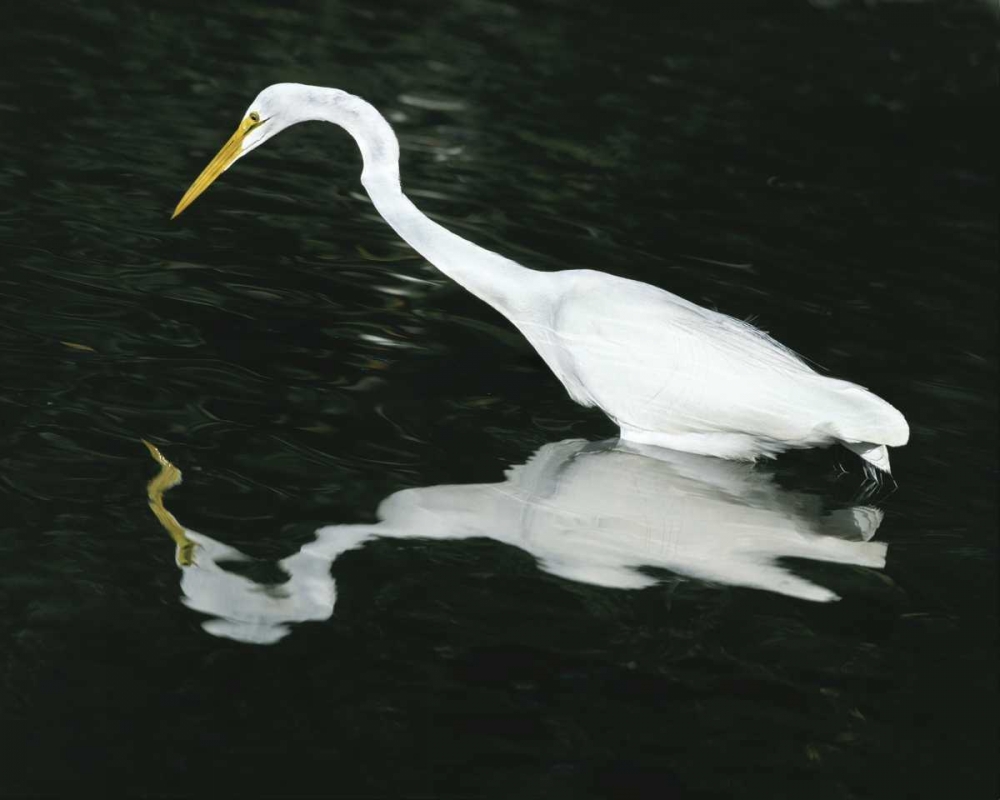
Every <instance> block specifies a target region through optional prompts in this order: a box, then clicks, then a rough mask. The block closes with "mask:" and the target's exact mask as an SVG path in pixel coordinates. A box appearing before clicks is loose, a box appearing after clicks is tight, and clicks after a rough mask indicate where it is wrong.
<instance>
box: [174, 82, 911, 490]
mask: <svg viewBox="0 0 1000 800" xmlns="http://www.w3.org/2000/svg"><path fill="white" fill-rule="evenodd" d="M310 120H318V121H323V122H332V123H334V124H335V125H339V126H340V127H342V128H344V129H345V130H346V131H347V132H348V133H350V134H351V135H352V136H353V137H354V139H355V141H356V142H357V144H358V147H359V148H360V150H361V156H362V159H363V163H364V166H363V169H362V173H361V183H362V184H363V185H364V187H365V189H366V190H367V192H368V195H369V197H371V200H372V202H373V203H374V205H375V208H376V209H378V211H379V213H380V214H381V215H382V216H383V217H384V218H385V220H386V221H387V222H388V223H389V224H390V225H391V226H392V227H393V228H394V229H395V231H396V232H397V233H398V234H399V235H400V236H401V237H402V238H403V239H404V240H406V242H407V243H409V244H410V246H411V247H413V249H415V250H416V251H417V252H418V253H420V254H421V255H422V256H424V258H426V259H427V260H428V261H429V262H430V263H432V264H433V265H434V266H435V267H437V268H438V269H439V270H441V272H443V273H445V274H446V275H448V276H449V277H451V278H452V279H453V280H455V281H457V282H458V283H459V284H461V285H462V286H464V287H465V288H466V289H468V290H469V291H470V292H472V293H473V294H474V295H476V296H477V297H479V298H480V299H482V300H484V301H485V302H487V303H489V304H490V305H491V306H493V307H494V308H495V309H497V310H498V311H499V312H500V313H501V314H503V315H504V316H505V317H507V319H509V320H510V321H511V322H512V323H513V324H514V325H515V326H516V327H517V328H518V330H520V331H521V333H522V334H524V336H525V337H526V338H527V339H528V341H529V342H530V343H531V344H532V345H533V346H534V348H535V349H536V350H537V351H538V353H539V354H540V355H541V357H542V358H543V359H544V360H545V363H546V364H548V365H549V367H550V368H551V369H552V371H553V372H554V373H555V374H556V377H558V378H559V380H560V381H562V383H563V385H564V386H565V387H566V390H567V391H568V392H569V395H570V397H572V398H573V399H574V400H576V401H577V402H578V403H581V404H582V405H584V406H596V407H598V408H600V409H601V410H602V411H604V413H606V414H607V415H608V416H609V417H610V418H611V419H612V420H613V421H614V422H615V423H616V424H617V425H618V426H619V427H620V428H621V438H622V439H624V440H626V441H631V442H635V443H639V444H651V445H657V446H660V447H665V448H671V449H674V450H682V451H686V452H690V453H697V454H702V455H711V456H718V457H721V458H729V459H741V460H755V459H757V458H759V457H762V456H765V457H770V456H774V455H775V454H777V453H780V452H782V451H784V450H788V449H790V448H805V447H820V446H826V445H830V444H833V443H835V442H840V443H841V444H844V445H846V446H847V447H848V448H849V449H850V450H853V451H854V452H855V453H857V454H858V455H860V456H861V457H862V458H863V459H865V461H866V462H867V463H868V464H871V465H873V466H874V467H876V468H878V469H879V470H883V471H885V472H888V471H889V454H888V451H887V449H886V447H887V446H891V447H898V446H900V445H904V444H906V442H907V439H908V438H909V428H908V426H907V424H906V420H905V419H904V418H903V415H902V414H900V412H899V411H897V410H896V409H895V408H893V406H891V405H890V404H889V403H887V402H886V401H884V400H882V399H881V398H879V397H877V396H875V395H874V394H872V393H871V392H869V391H867V390H866V389H864V388H863V387H861V386H858V385H856V384H853V383H849V382H847V381H842V380H836V379H834V378H828V377H825V376H823V375H819V374H817V373H816V372H815V371H814V370H812V369H811V368H810V367H809V366H808V365H807V364H805V363H804V362H803V361H802V360H801V359H800V358H799V357H798V356H797V355H795V354H794V353H793V352H791V351H790V350H788V349H787V348H785V347H783V346H782V345H781V344H779V343H778V342H776V341H775V340H774V339H772V338H771V337H769V336H768V335H767V334H766V333H764V332H763V331H760V330H758V329H757V328H755V327H754V326H752V325H750V324H748V323H746V322H743V321H741V320H738V319H734V318H733V317H729V316H726V315H725V314H720V313H718V312H715V311H710V310H709V309H706V308H702V307H700V306H697V305H695V304H694V303H690V302H688V301H687V300H684V299H683V298H680V297H678V296H676V295H673V294H671V293H670V292H667V291H664V290H663V289H659V288H657V287H655V286H650V285H648V284H645V283H639V282H638V281H633V280H629V279H627V278H620V277H617V276H615V275H608V274H607V273H604V272H597V271H594V270H588V269H574V270H565V271H561V272H539V271H536V270H532V269H528V268H526V267H523V266H521V265H520V264H517V263H516V262H514V261H511V260H510V259H508V258H504V257H503V256H500V255H497V254H496V253H491V252H490V251H488V250H485V249H483V248H482V247H479V246H477V245H475V244H473V243H472V242H468V241H466V240H465V239H462V238H461V237H459V236H457V235H456V234H454V233H452V232H451V231H448V230H446V229H445V228H443V227H442V226H441V225H438V224H437V223H436V222H434V221H433V220H431V219H429V218H428V217H427V216H426V215H425V214H423V213H422V212H421V211H420V210H419V209H417V207H416V206H415V205H414V204H413V203H412V202H411V201H410V200H409V199H408V198H407V197H406V195H405V194H404V193H403V191H402V188H401V187H400V182H399V143H398V142H397V140H396V136H395V134H394V133H393V131H392V128H391V127H390V125H389V123H388V122H386V120H385V118H384V117H383V116H382V115H381V114H379V112H378V111H377V110H376V109H375V108H373V107H372V106H371V105H370V104H369V103H367V102H365V101H364V100H362V99H361V98H360V97H356V96H354V95H351V94H348V93H346V92H343V91H340V90H339V89H329V88H324V87H319V86H304V85H302V84H295V83H279V84H275V85H273V86H269V87H268V88H266V89H265V90H264V91H262V92H261V93H260V94H259V95H258V96H257V98H256V99H255V100H254V101H253V103H251V104H250V107H249V108H248V109H247V112H246V114H245V115H244V117H243V121H242V122H240V125H239V127H238V128H237V129H236V133H234V134H233V135H232V137H231V138H230V139H229V141H228V142H226V144H225V145H224V146H223V148H222V149H221V150H220V151H219V153H218V155H216V157H215V158H214V159H213V160H212V161H211V163H210V164H209V165H208V166H207V167H206V168H205V170H204V171H203V172H202V173H201V175H199V176H198V178H197V179H196V180H195V182H194V183H193V184H192V185H191V188H190V189H188V190H187V192H186V193H185V194H184V196H183V197H182V198H181V201H180V202H179V203H178V204H177V208H176V209H175V210H174V214H173V216H174V217H176V216H177V215H178V214H180V213H181V212H182V211H183V210H184V209H185V208H187V207H188V206H189V205H190V204H191V203H192V202H193V201H194V200H195V198H197V197H198V195H200V194H201V193H202V192H203V191H205V189H206V188H208V186H209V185H210V184H211V183H212V181H214V180H215V179H216V178H217V177H218V176H219V175H220V174H221V173H222V172H224V171H225V170H226V169H228V168H229V167H230V166H232V164H233V163H234V162H235V161H237V160H238V159H239V158H241V157H243V156H245V155H246V154H247V153H249V152H250V151H251V150H253V149H255V148H257V147H259V146H260V145H262V144H263V143H264V142H266V141H267V140H268V139H270V138H271V137H272V136H274V135H275V134H277V133H279V132H280V131H283V130H284V129H285V128H287V127H289V126H291V125H294V124H296V123H298V122H306V121H310Z"/></svg>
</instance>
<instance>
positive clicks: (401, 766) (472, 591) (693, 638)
mask: <svg viewBox="0 0 1000 800" xmlns="http://www.w3.org/2000/svg"><path fill="white" fill-rule="evenodd" d="M996 30H997V28H996V24H995V18H994V17H991V14H990V12H989V10H988V8H987V6H986V4H983V3H978V4H961V3H959V4H935V3H927V4H850V3H844V4H829V5H827V7H815V6H811V5H809V4H807V3H774V4H763V3H750V4H741V5H739V6H733V5H722V6H709V5H705V4H694V3H682V4H680V5H679V6H676V7H675V8H674V10H672V11H671V12H669V13H665V12H658V13H656V14H653V13H650V12H646V11H640V10H635V9H631V8H629V7H628V5H627V4H615V5H614V6H605V5H603V4H592V5H578V4H570V3H560V2H549V3H542V4H533V5H530V6H527V5H526V6H524V7H520V8H518V7H515V6H509V5H504V4H500V3H487V2H458V3H454V4H444V5H442V4H431V3H425V2H413V3H404V4H398V5H393V6H392V8H391V9H383V8H377V7H372V6H370V5H366V4H347V3H303V4H300V5H296V6H280V7H279V6H277V5H272V6H268V5H265V4H261V3H253V2H247V0H243V1H241V2H238V3H235V2H222V3H215V4H212V5H211V6H209V5H208V4H205V3H199V4H196V3H186V2H172V3H160V2H153V3H147V4H142V5H138V4H104V5H98V4H84V3H69V2H52V3H36V4H31V5H28V4H21V5H19V6H18V7H17V8H16V9H14V10H13V11H12V12H11V17H10V18H9V20H8V25H7V27H6V28H5V30H4V32H3V33H2V34H0V39H2V41H0V46H2V48H3V52H4V53H5V60H6V62H7V68H6V69H5V70H4V71H3V75H2V77H0V125H2V135H0V148H2V151H0V155H2V167H0V181H2V189H3V194H4V198H5V203H4V204H3V206H2V210H0V249H2V259H3V260H2V263H0V270H2V272H0V281H2V283H0V309H2V317H0V347H2V348H3V355H4V357H3V360H2V366H0V404H2V418H0V426H2V427H0V431H2V433H3V436H4V440H5V446H4V448H3V452H2V453H0V458H2V464H0V492H2V494H3V507H4V510H5V513H4V514H3V517H2V522H0V553H2V555H3V557H4V559H3V560H4V563H5V565H6V566H5V568H4V569H3V570H2V572H0V575H2V578H0V608H2V609H3V610H4V613H3V614H2V615H0V630H2V631H3V642H4V645H3V653H4V659H3V662H2V665H3V666H2V672H0V675H2V693H0V713H2V723H0V724H2V726H3V738H4V740H3V752H4V754H5V759H6V761H7V763H6V765H5V767H4V770H3V771H4V777H3V778H2V783H0V791H3V792H5V793H7V794H11V795H17V794H21V793H56V794H68V793H70V792H72V793H74V794H75V793H79V792H81V791H82V790H84V789H86V790H95V791H96V790H99V789H103V790H105V791H107V792H109V793H111V794H118V793H122V792H124V791H130V792H140V793H144V794H147V795H149V794H152V795H161V794H166V795H170V794H194V795H200V794H208V793H219V792H221V793H243V794H245V793H247V792H250V793H266V792H271V793H287V794H296V795H304V796H313V795H316V796H329V795H335V794H337V793H354V794H368V795H371V794H379V793H386V794H410V795H423V796H447V795H458V796H463V795H465V796H477V795H489V796H510V795H511V794H514V793H515V792H520V793H524V794H527V795H528V796H543V795H544V796H567V797H575V796H585V795H596V796H624V795H627V794H629V793H630V792H631V793H645V792H646V791H648V790H650V789H656V790H658V791H659V792H660V793H661V794H662V795H663V796H706V797H709V796H711V797H716V796H718V797H726V796H732V795H734V794H736V793H737V792H738V793H740V794H742V795H750V796H767V797H802V796H807V795H808V796H812V797H865V796H878V797H897V796H898V797H904V796H914V797H931V796H940V795H942V794H945V793H948V794H950V795H953V796H958V797H978V796H995V795H996V770H995V766H994V758H995V752H996V744H997V741H996V738H997V737H996V721H995V720H996V577H995V566H996V538H995V537H996V523H997V519H996V478H997V469H996V444H997V441H996V427H997V426H996V420H997V394H996V340H997V327H996V319H997V316H996V310H997V302H996V288H995V286H996V272H997V270H996V266H997V217H996V211H997V207H996V181H995V157H994V156H993V153H994V152H995V147H996V142H997V141H998V138H997V133H998V131H997V125H996V82H997V72H996V57H995V53H996V47H995V43H996ZM278 80H299V81H303V82H310V83H319V84H325V85H337V86H340V87H341V88H345V89H348V90H351V91H354V92H356V93H359V94H361V95H363V96H365V97H366V98H368V99H370V100H371V101H372V102H374V103H375V104H376V105H377V106H379V107H380V108H381V109H383V110H384V111H385V112H386V113H388V114H392V115H393V116H394V119H395V125H396V128H397V131H398V133H399V134H400V138H401V142H402V148H403V159H404V163H403V179H404V185H405V186H406V188H407V189H408V190H409V191H410V192H411V194H412V196H413V197H414V199H415V200H416V201H417V202H418V203H419V204H420V205H421V206H422V207H423V208H425V209H426V210H427V211H429V212H431V213H433V214H434V215H435V216H436V217H437V218H438V219H440V220H441V221H443V222H446V224H448V225H449V226H451V227H453V228H454V229H455V230H456V231H457V232H459V233H461V234H463V235H466V236H468V237H469V238H472V239H474V240H476V241H478V242H479V243H481V244H484V245H486V246H491V247H495V248H496V249H498V250H501V251H502V252H504V253H505V254H507V255H510V256H512V257H514V258H517V259H518V260H521V261H523V262H524V263H526V264H529V265H531V266H534V267H538V268H543V269H554V268H563V267H575V266H588V267H596V268H600V269H605V270H608V271H611V272H615V273H618V274H622V275H627V276H629V277H634V278H638V279H641V280H646V281H650V282H654V283H657V284H659V285H662V286H664V287H666V288H669V289H671V290H672V291H675V292H677V293H679V294H681V295H683V296H685V297H688V298H690V299H692V300H695V301H697V302H701V303H703V304H706V305H710V306H713V307H717V308H719V309H720V310H723V311H726V312H727V313H731V314H734V315H737V316H743V317H745V316H749V315H755V316H756V318H757V320H758V321H759V322H760V324H761V325H762V326H764V327H765V328H767V329H769V330H770V331H771V332H772V333H773V334H775V335H776V336H777V337H778V338H779V339H781V340H782V341H784V342H786V343H787V344H789V345H790V346H792V347H793V348H795V349H796V350H798V351H800V352H803V353H805V354H806V355H808V356H809V357H811V358H813V359H814V360H816V361H817V362H819V363H820V364H821V365H822V366H823V367H824V368H826V369H829V370H830V371H831V372H832V373H833V374H837V375H841V376H844V377H848V378H850V379H852V380H855V381H857V382H859V383H862V384H864V385H867V386H870V387H871V388H873V389H874V390H876V391H877V392H879V393H880V394H882V395H884V396H885V397H887V398H888V399H890V400H891V401H892V402H893V403H894V404H895V405H897V406H898V407H900V408H901V409H903V410H904V411H905V412H906V413H907V416H908V418H909V419H910V421H911V424H912V429H913V439H912V441H911V444H910V445H909V446H908V447H907V448H905V449H902V450H899V451H896V452H894V454H893V459H894V468H895V471H896V474H897V476H898V478H899V482H900V488H899V490H898V491H897V492H896V493H895V494H894V495H892V497H891V498H889V499H888V500H886V501H885V505H884V508H885V511H886V520H885V522H884V523H883V526H882V528H881V530H880V532H879V536H880V538H882V539H883V540H885V541H887V542H888V543H889V547H890V551H889V563H888V564H887V567H886V569H885V571H884V573H874V572H871V571H863V570H858V571H851V570H845V569H842V568H833V567H822V566H816V565H808V564H805V565H801V571H802V572H803V573H804V574H807V575H809V576H813V577H815V578H816V579H817V580H818V581H820V582H822V583H825V584H826V585H830V586H832V587H834V588H835V589H836V590H837V591H838V592H839V593H841V594H842V595H843V596H844V599H843V600H842V601H841V602H840V603H837V604H834V605H831V606H816V605H809V604H803V603H799V602H794V601H790V600H788V599H787V598H780V597H773V596H769V595H765V594H762V593H755V592H751V591H749V590H739V589H726V588H723V587H714V586H706V585H700V584H698V583H697V582H694V581H685V582H680V583H670V582H668V584H667V585H665V587H663V588H661V589H653V590H646V591H643V592H635V593H629V592H614V591H608V590H601V589H598V588H594V587H582V586H578V585H574V584H569V583H567V582H565V581H560V580H559V579H556V578H552V577H549V576H545V575H543V574H541V573H539V572H538V571H537V569H536V568H535V566H534V565H533V564H532V563H531V560H530V559H529V558H527V557H526V556H524V555H523V554H520V553H518V552H516V551H510V550H508V549H505V548H503V547H501V546H499V545H496V544H492V543H476V542H472V543H469V542H456V543H445V544H441V543H435V544H433V546H432V545H423V544H421V543H419V542H408V543H393V542H386V543H382V544H378V545H374V546H371V547H369V548H366V549H365V550H362V551H359V552H358V553H355V554H351V556H350V557H348V558H344V559H343V560H342V561H339V562H338V565H337V572H336V577H337V581H338V593H339V598H338V604H337V609H336V614H335V616H334V618H333V619H332V620H331V621H330V622H328V623H324V624H313V625H303V626H301V627H300V628H298V629H297V630H296V631H295V632H294V633H293V634H292V636H290V637H289V638H288V639H287V640H285V641H283V642H282V643H281V644H280V645H277V646H275V647H271V648H260V649H253V648H250V647H248V646H246V645H238V644H235V643H229V642H225V641H222V640H218V639H212V638H210V637H209V636H208V635H207V634H205V633H204V632H203V631H202V630H201V628H200V627H199V622H200V620H199V618H198V616H197V615H196V614H194V613H193V612H191V611H190V610H188V609H186V608H184V607H183V606H182V605H181V604H180V603H179V590H178V587H177V570H176V567H175V566H174V565H173V561H172V557H173V547H172V544H171V543H170V541H169V540H168V539H167V537H166V536H165V534H164V533H163V531H162V529H161V528H160V527H159V526H158V525H157V523H156V521H155V519H154V518H153V517H152V515H151V514H150V513H149V510H148V508H147V507H146V503H145V483H146V481H147V480H148V479H149V477H150V476H151V475H152V474H153V473H154V472H155V469H154V465H153V464H152V462H151V461H149V458H148V454H147V453H146V451H145V450H144V448H142V446H141V444H140V443H139V440H140V439H141V438H143V437H145V438H149V439H152V440H154V441H156V442H157V443H158V444H160V445H161V446H162V447H163V449H164V452H166V453H167V454H168V455H169V457H170V458H171V459H172V460H173V461H174V462H175V463H177V464H178V466H180V467H181V468H182V469H183V470H184V474H185V484H184V486H183V487H182V488H180V489H177V490H175V491H174V492H173V493H172V495H171V498H170V507H171V510H172V511H173V512H174V513H175V514H176V515H177V516H178V518H179V519H181V520H182V521H183V522H184V524H186V525H188V526H190V527H191V528H193V529H195V530H199V531H204V532H206V533H209V534H210V535H212V536H214V537H216V538H218V539H220V540H223V541H226V542H228V543H230V544H233V545H235V546H238V547H240V548H241V549H243V550H245V551H246V552H248V553H251V554H253V555H254V556H258V557H260V558H261V559H265V560H266V559H275V558H280V557H282V556H284V555H287V554H288V553H289V552H292V551H294V549H295V548H296V547H298V546H299V545H300V544H302V543H303V542H304V541H307V540H308V539H309V537H310V535H311V532H312V530H313V529H314V528H315V527H317V526H318V525H321V524H326V523H331V522H350V521H359V520H365V519H371V518H372V514H373V511H374V508H375V507H376V506H377V504H378V502H379V500H380V499H382V498H383V497H385V496H386V495H387V494H389V493H391V492H392V491H395V490H396V489H398V488H401V487H404V486H420V485H430V484H434V483H441V482H452V483H453V482H466V481H480V480H481V481H494V480H498V479H499V477H500V475H501V474H502V470H503V469H504V468H505V467H506V466H507V465H509V464H513V463H520V462H522V461H523V460H524V459H525V458H527V457H528V456H529V455H530V453H531V452H532V451H533V450H534V449H535V448H536V447H538V446H539V445H541V444H542V443H544V442H547V441H553V440H557V439H560V438H565V437H567V436H584V437H587V438H593V439H598V438H602V437H605V436H608V435H610V434H611V433H612V432H613V431H612V429H611V428H610V426H609V424H608V423H607V422H606V421H605V420H603V419H602V418H601V417H600V415H597V414H593V413H590V412H587V411H585V410H583V409H579V408H577V407H575V406H573V405H572V404H571V403H570V402H569V401H568V400H567V398H566V397H565V395H564V393H563V391H562V390H561V388H560V387H559V386H558V385H557V384H556V382H555V381H554V380H553V379H552V378H551V377H550V376H549V375H548V374H547V372H546V371H545V368H544V365H543V364H541V362H540V361H539V360H538V359H537V358H536V357H535V356H534V354H533V353H532V352H531V351H530V349H529V348H528V347H527V346H526V345H525V344H524V343H523V342H522V341H521V340H520V339H519V338H518V336H517V335H516V334H515V333H514V332H513V331H512V330H511V329H510V327H509V326H508V325H507V324H506V323H505V322H504V321H503V320H502V319H500V318H499V317H498V316H497V315H495V314H494V313H493V312H491V311H490V310H489V309H488V308H486V307H484V306H482V305H481V304H480V303H478V301H476V300H475V299H473V298H470V297H468V296H467V295H465V294H463V293H462V292H461V291H459V290H457V289H455V288H454V287H453V286H451V285H449V284H448V283H447V282H446V281H444V280H442V279H441V278H440V276H438V275H437V274H436V273H435V272H434V271H433V269H432V268H430V267H429V266H428V265H426V264H425V263H423V262H422V261H421V260H420V259H418V258H415V257H414V256H413V254H412V253H411V252H410V251H408V250H407V249H406V248H405V247H404V246H402V245H401V244H400V243H399V242H398V240H397V239H396V238H395V237H394V235H393V234H392V232H391V231H390V230H389V229H388V228H387V227H386V226H385V225H384V223H382V222H381V221H380V220H379V219H378V218H377V215H375V213H374V212H373V210H372V209H371V207H370V206H369V205H367V203H366V201H365V200H364V198H363V195H362V194H361V189H360V186H359V184H358V181H357V175H358V171H359V159H358V156H357V154H356V152H355V149H354V147H353V145H352V144H351V143H350V141H349V140H348V139H347V137H346V136H343V135H336V134H334V132H332V131H330V130H327V129H325V128H324V127H322V126H311V127H302V129H301V130H294V131H289V132H287V133H286V134H283V136H282V137H281V138H280V139H278V140H275V141H274V142H272V143H271V144H269V145H268V147H267V148H265V150H264V151H262V152H259V153H256V154H254V156H253V157H252V158H248V159H246V160H245V161H244V162H241V163H240V165H239V166H238V168H234V169H233V170H232V171H230V172H229V173H227V174H226V176H225V178H224V180H222V181H221V182H220V183H219V184H218V186H216V187H213V189H212V190H211V192H210V193H209V194H207V195H206V196H205V197H204V198H202V199H201V200H199V202H198V203H197V204H196V205H195V206H194V207H192V209H191V210H190V211H188V212H187V213H186V214H185V216H184V217H183V218H181V220H179V221H177V222H174V223H171V222H170V221H169V220H168V216H169V210H170V209H171V208H172V207H173V205H174V204H175V203H176V200H177V198H178V197H179V195H180V193H181V192H182V191H183V189H184V188H185V187H186V186H187V185H188V183H189V181H190V180H191V179H192V178H193V177H194V175H195V174H197V172H198V171H199V170H200V169H201V167H202V166H203V164H204V163H205V162H206V161H207V159H208V158H209V157H210V156H211V154H212V153H214V151H215V149H216V148H217V147H218V146H219V145H220V144H221V143H222V141H223V140H224V138H225V137H226V136H228V134H229V132H230V130H231V129H232V128H233V126H234V125H235V123H236V122H237V121H238V119H239V115H240V114H241V113H242V111H243V109H244V108H245V107H246V105H247V103H248V102H249V101H250V99H252V97H253V96H254V95H255V94H256V93H257V92H258V91H259V90H260V89H261V88H262V87H263V86H265V85H267V84H269V83H272V82H275V81H278ZM414 97H417V98H423V99H424V100H427V99H430V100H432V101H438V102H437V103H436V104H435V105H436V108H430V109H428V108H424V107H421V106H426V105H427V103H417V104H415V103H414V101H413V99H412V98H414ZM400 114H405V118H404V117H401V116H399V115H400ZM458 148H460V149H458ZM372 256H374V258H373V257H372ZM376 259H377V260H376ZM386 259H389V260H386ZM748 265H749V266H748ZM406 276H419V277H421V278H423V279H424V280H425V281H427V282H428V283H427V284H424V285H416V286H415V285H414V284H413V283H412V282H410V281H408V280H407V279H406ZM365 336H367V337H369V338H363V337H365ZM828 458H829V459H834V458H835V457H834V456H833V455H832V454H828ZM845 461H846V459H845ZM830 463H832V462H830ZM828 468H829V463H827V462H824V461H823V459H822V458H821V457H804V458H795V457H793V458H791V459H787V460H784V461H782V462H779V463H778V465H777V466H776V467H775V469H776V470H777V472H778V475H779V479H781V480H783V481H786V482H789V483H797V484H798V485H816V486H827V484H828V483H829V482H828V480H827V477H826V476H827V472H828Z"/></svg>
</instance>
